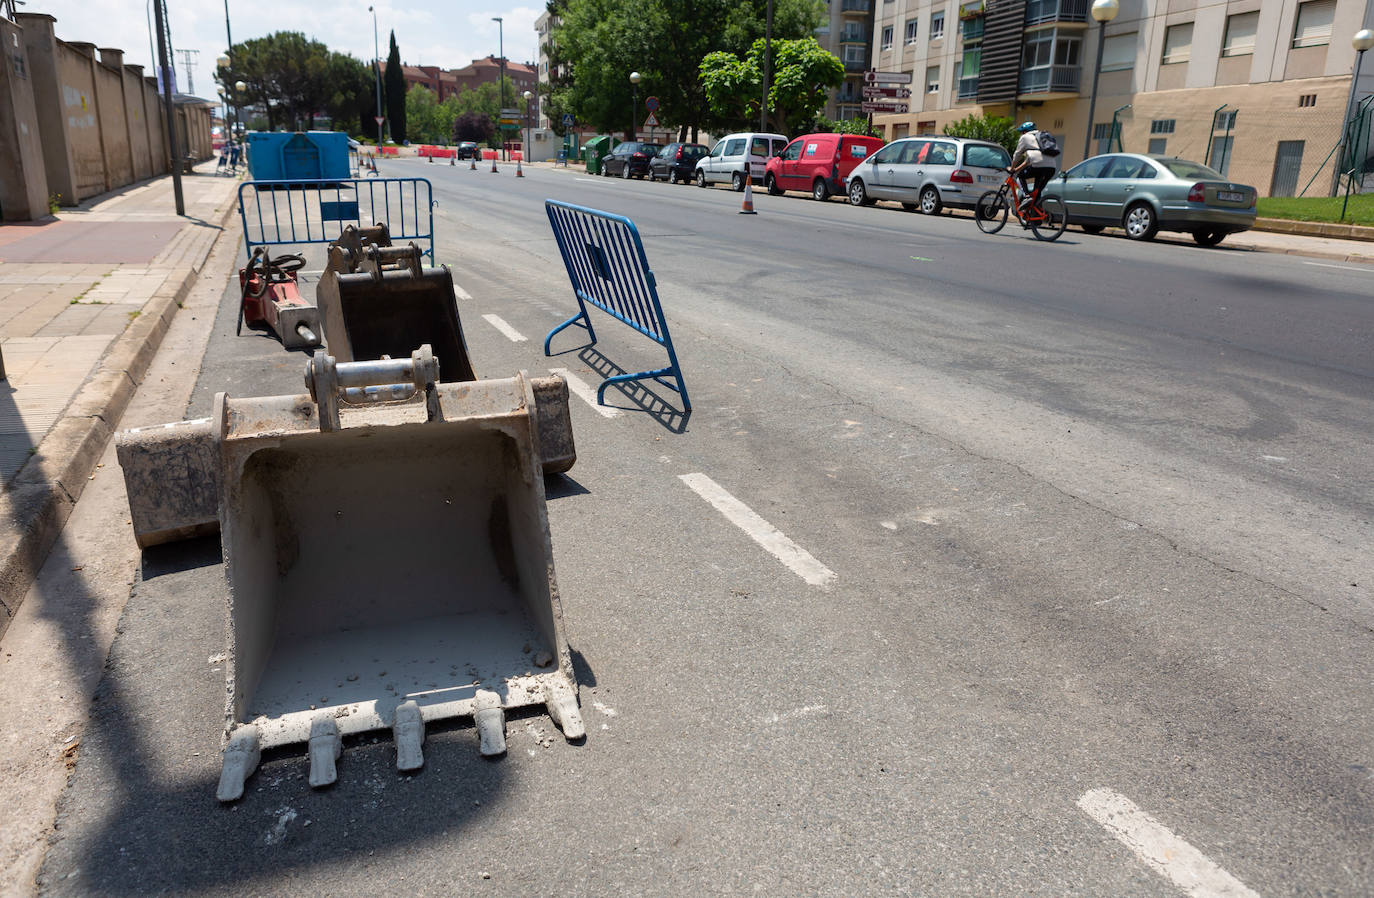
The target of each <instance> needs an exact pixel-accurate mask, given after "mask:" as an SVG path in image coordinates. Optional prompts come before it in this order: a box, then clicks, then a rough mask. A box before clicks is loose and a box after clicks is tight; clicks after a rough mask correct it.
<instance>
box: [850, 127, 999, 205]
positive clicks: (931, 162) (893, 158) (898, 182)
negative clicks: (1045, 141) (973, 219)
mask: <svg viewBox="0 0 1374 898" xmlns="http://www.w3.org/2000/svg"><path fill="white" fill-rule="evenodd" d="M1010 165H1011V155H1010V154H1009V153H1008V152H1007V151H1006V148H1004V147H1003V146H1001V145H1000V144H995V143H989V142H988V141H985V140H967V139H965V138H962V137H944V136H935V137H905V138H903V139H901V140H894V141H893V142H892V143H890V144H888V145H887V146H885V147H883V148H882V149H881V150H879V151H878V152H876V153H874V154H873V155H872V156H870V157H868V158H867V159H865V160H864V161H863V163H862V164H860V165H859V166H857V167H856V168H855V169H854V171H853V172H851V173H850V175H849V178H848V180H847V181H846V183H845V189H846V192H847V193H848V194H849V201H850V202H851V203H853V204H854V205H856V206H866V205H868V204H870V203H872V202H873V201H874V200H896V201H897V202H899V203H901V204H902V208H903V209H905V210H907V211H908V212H912V211H914V210H916V209H918V208H919V209H920V210H921V211H922V212H924V213H925V214H926V215H936V214H938V213H939V212H940V210H941V209H943V208H944V207H945V206H952V207H955V208H959V209H972V208H973V207H974V205H975V204H976V203H977V202H978V197H980V196H982V195H983V194H984V193H985V192H987V191H988V190H991V189H994V188H996V187H997V185H998V184H1000V183H1002V181H1003V180H1004V179H1005V178H1006V176H1007V175H1006V169H1007V168H1008V167H1009V166H1010Z"/></svg>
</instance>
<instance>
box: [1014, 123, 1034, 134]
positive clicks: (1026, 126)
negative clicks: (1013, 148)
mask: <svg viewBox="0 0 1374 898" xmlns="http://www.w3.org/2000/svg"><path fill="white" fill-rule="evenodd" d="M1016 130H1017V131H1019V132H1021V133H1022V134H1025V133H1026V132H1027V131H1034V130H1035V122H1022V123H1021V124H1019V125H1017V126H1016Z"/></svg>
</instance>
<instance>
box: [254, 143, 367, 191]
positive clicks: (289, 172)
mask: <svg viewBox="0 0 1374 898" xmlns="http://www.w3.org/2000/svg"><path fill="white" fill-rule="evenodd" d="M247 140H248V173H249V174H250V175H251V176H252V177H253V179H254V180H255V181H323V180H329V179H332V178H340V179H345V178H348V177H350V172H349V168H348V135H347V134H345V133H343V132H342V131H297V132H295V133H291V132H288V131H250V132H248V135H247Z"/></svg>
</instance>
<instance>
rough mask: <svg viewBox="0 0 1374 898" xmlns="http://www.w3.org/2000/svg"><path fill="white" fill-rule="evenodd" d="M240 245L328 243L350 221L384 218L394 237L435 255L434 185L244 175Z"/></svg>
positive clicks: (421, 180)
mask: <svg viewBox="0 0 1374 898" xmlns="http://www.w3.org/2000/svg"><path fill="white" fill-rule="evenodd" d="M239 219H240V221H241V222H242V223H243V242H244V247H245V249H246V250H247V252H248V255H249V256H250V257H251V256H252V254H253V248H254V247H257V246H281V245H290V244H300V243H332V242H333V241H335V240H337V239H338V238H339V235H340V234H342V233H343V229H344V227H345V226H346V225H348V224H355V225H358V226H360V227H361V226H364V225H371V224H373V223H374V222H386V223H387V225H388V227H389V228H390V230H391V237H392V239H393V240H395V241H397V242H401V241H407V240H415V241H419V242H420V244H421V247H422V248H423V249H424V253H425V255H426V256H428V257H429V259H430V261H431V262H432V261H433V260H434V190H433V187H432V186H431V185H430V182H429V180H428V179H426V178H342V179H335V180H330V181H245V182H243V183H242V184H240V185H239Z"/></svg>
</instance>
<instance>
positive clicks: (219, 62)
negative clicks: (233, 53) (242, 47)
mask: <svg viewBox="0 0 1374 898" xmlns="http://www.w3.org/2000/svg"><path fill="white" fill-rule="evenodd" d="M215 68H217V69H219V77H220V79H221V83H223V79H224V78H225V77H227V76H228V74H229V54H227V53H221V54H220V55H219V57H218V58H216V59H215ZM226 86H227V85H226ZM219 99H220V102H221V103H222V104H223V105H224V124H225V125H226V126H227V130H228V132H229V134H228V139H229V140H233V139H234V127H233V125H232V124H231V123H230V121H229V94H228V93H226V92H225V89H224V88H220V90H219Z"/></svg>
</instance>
